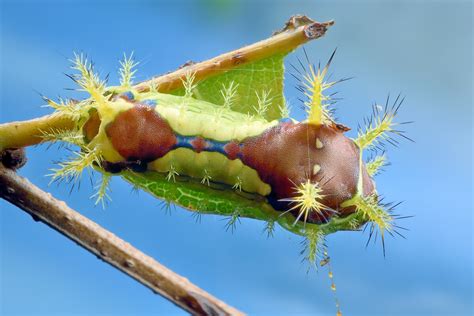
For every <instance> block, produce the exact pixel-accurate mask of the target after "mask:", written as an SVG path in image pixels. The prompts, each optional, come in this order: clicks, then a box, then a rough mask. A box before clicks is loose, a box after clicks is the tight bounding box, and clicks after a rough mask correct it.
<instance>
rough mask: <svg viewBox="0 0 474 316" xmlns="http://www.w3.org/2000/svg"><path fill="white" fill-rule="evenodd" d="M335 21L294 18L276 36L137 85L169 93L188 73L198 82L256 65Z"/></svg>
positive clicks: (319, 34)
mask: <svg viewBox="0 0 474 316" xmlns="http://www.w3.org/2000/svg"><path fill="white" fill-rule="evenodd" d="M333 24H334V21H328V22H322V23H320V22H316V21H313V20H311V19H310V18H308V17H306V16H302V15H295V16H292V17H291V18H290V19H289V20H288V22H287V23H286V25H285V27H284V28H283V29H282V30H281V31H278V32H276V33H274V35H273V36H271V37H269V38H267V39H265V40H263V41H260V42H257V43H254V44H251V45H248V46H245V47H243V48H240V49H237V50H234V51H232V52H228V53H225V54H222V55H219V56H217V57H214V58H212V59H209V60H206V61H203V62H200V63H196V64H190V65H187V66H185V67H182V68H181V69H178V70H176V71H174V72H172V73H169V74H167V75H163V76H159V77H156V78H153V79H150V80H147V81H144V82H141V83H139V84H137V85H135V86H134V88H135V89H136V90H137V91H139V92H147V91H149V90H150V87H154V88H155V89H156V90H157V91H158V92H162V93H166V92H170V91H173V90H175V89H178V88H180V87H182V84H183V80H184V79H185V78H186V74H189V73H192V74H194V76H195V81H196V82H198V81H201V80H203V79H206V78H208V77H211V76H214V75H217V74H219V73H222V72H225V71H228V70H230V69H233V68H235V67H238V66H241V65H245V64H247V63H251V62H255V61H258V60H261V59H264V58H267V57H270V56H272V55H274V54H279V53H287V52H290V51H292V50H294V49H295V48H297V47H298V46H300V45H301V44H304V43H306V42H309V41H310V40H313V39H317V38H320V37H322V36H323V35H324V34H325V33H326V30H327V29H328V27H329V26H331V25H333Z"/></svg>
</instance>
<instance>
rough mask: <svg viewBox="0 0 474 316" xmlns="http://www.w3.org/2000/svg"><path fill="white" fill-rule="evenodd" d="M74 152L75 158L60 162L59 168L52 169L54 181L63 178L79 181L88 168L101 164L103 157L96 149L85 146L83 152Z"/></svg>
mask: <svg viewBox="0 0 474 316" xmlns="http://www.w3.org/2000/svg"><path fill="white" fill-rule="evenodd" d="M74 154H75V155H76V157H75V158H72V159H70V160H68V161H62V162H59V163H58V165H59V168H58V169H52V170H51V171H53V174H51V176H52V179H51V181H52V182H54V181H57V180H62V179H65V180H69V181H77V180H79V179H80V177H81V174H82V172H83V171H84V170H85V169H86V168H88V167H91V166H92V165H93V164H97V165H100V164H101V160H102V158H101V156H100V153H99V152H98V150H96V149H93V150H88V149H85V148H84V149H83V150H82V151H81V152H74Z"/></svg>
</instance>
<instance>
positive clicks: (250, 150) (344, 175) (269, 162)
mask: <svg viewBox="0 0 474 316" xmlns="http://www.w3.org/2000/svg"><path fill="white" fill-rule="evenodd" d="M317 143H318V145H317ZM319 143H321V144H322V145H323V146H321V145H320V144H319ZM241 159H242V162H244V164H246V165H247V166H249V167H251V168H253V169H255V170H256V171H257V172H258V174H259V176H260V178H261V179H262V181H263V182H265V183H268V184H269V185H270V186H271V187H272V192H271V194H270V196H269V201H270V203H271V204H272V205H273V206H274V207H275V208H276V209H279V210H288V209H290V208H291V207H292V206H294V205H293V204H291V203H289V202H286V201H285V202H283V201H279V200H281V199H288V198H291V197H294V196H295V186H296V185H299V184H301V183H304V182H306V181H307V179H308V178H309V179H310V180H311V182H313V183H316V182H318V183H319V185H320V187H321V188H322V190H323V191H322V194H323V195H324V198H323V199H322V201H320V202H321V203H323V204H324V205H325V206H327V207H329V208H331V209H333V210H335V211H337V212H338V214H340V215H348V214H350V213H353V212H354V211H355V209H354V208H345V209H341V208H340V206H339V205H340V204H341V203H342V202H344V201H346V200H348V199H350V198H351V197H352V196H353V195H354V194H355V193H356V192H357V182H358V176H359V149H358V148H357V146H356V145H355V144H354V142H353V141H352V140H351V139H349V138H347V137H346V136H345V135H344V134H343V131H341V129H339V128H337V127H336V128H335V127H333V126H325V125H319V126H316V125H312V124H306V123H299V124H292V123H284V124H280V125H278V126H275V127H273V128H270V129H268V130H267V131H266V132H264V133H263V134H262V135H259V136H255V137H251V138H249V139H247V140H245V141H244V142H243V143H242V146H241ZM362 177H363V181H364V194H365V195H367V194H369V193H371V192H372V191H373V190H374V187H373V183H372V180H371V179H370V177H369V176H368V174H367V171H366V170H365V167H364V168H363V172H362ZM292 212H293V214H295V215H298V213H299V210H298V209H295V210H294V211H292ZM330 216H331V213H330V212H329V211H323V215H320V214H317V213H316V212H311V213H310V214H309V217H308V221H309V222H322V221H325V219H329V217H330Z"/></svg>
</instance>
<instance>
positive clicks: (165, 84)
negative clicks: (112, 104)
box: [0, 15, 334, 151]
mask: <svg viewBox="0 0 474 316" xmlns="http://www.w3.org/2000/svg"><path fill="white" fill-rule="evenodd" d="M333 24H334V22H333V21H329V22H323V23H320V22H315V21H313V20H311V19H309V18H308V17H306V16H300V15H296V16H293V17H291V18H290V19H289V21H288V22H287V23H286V25H285V27H284V28H283V29H282V30H281V31H279V32H276V33H275V34H274V35H273V36H271V37H269V38H267V39H265V40H263V41H260V42H257V43H254V44H252V45H249V46H245V47H243V48H240V49H237V50H235V51H232V52H228V53H225V54H222V55H220V56H217V57H215V58H212V59H209V60H207V61H203V62H200V63H196V64H191V65H188V66H186V67H183V68H180V69H178V70H176V71H174V72H171V73H169V74H166V75H163V76H159V77H156V78H153V79H151V80H148V81H144V82H141V83H139V84H137V85H135V86H134V87H133V88H134V89H136V90H138V91H140V92H146V91H149V89H150V87H152V86H153V87H154V88H156V89H157V91H159V92H162V93H166V92H170V91H172V90H175V89H178V88H180V87H182V85H183V80H182V79H185V77H186V74H189V73H193V74H194V75H195V81H196V82H197V81H200V80H203V79H206V78H208V77H211V76H214V75H217V74H219V73H222V72H225V71H228V70H231V69H233V68H235V67H238V66H242V65H245V64H247V63H251V62H255V61H258V60H261V59H263V58H266V57H269V56H271V55H273V54H278V53H285V52H290V51H292V50H294V49H295V48H297V47H298V46H299V45H302V44H304V43H307V42H309V41H310V40H313V39H317V38H320V37H321V36H323V35H324V34H325V33H326V30H327V29H328V27H330V26H331V25H333ZM74 126H75V122H74V121H73V120H72V119H70V118H68V117H65V116H56V115H48V116H43V117H41V118H38V119H34V120H29V121H23V122H11V123H5V124H0V151H2V150H4V149H7V148H19V147H24V146H31V145H36V144H38V143H40V142H41V141H42V138H41V135H42V134H43V132H44V131H48V130H49V129H53V130H54V129H56V130H58V129H60V130H70V129H73V128H74Z"/></svg>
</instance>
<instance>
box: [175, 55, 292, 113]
mask: <svg viewBox="0 0 474 316" xmlns="http://www.w3.org/2000/svg"><path fill="white" fill-rule="evenodd" d="M286 55H287V53H284V54H283V53H280V54H275V55H272V56H271V57H268V58H264V59H261V60H258V61H255V62H251V63H247V64H244V65H242V66H239V67H235V68H233V69H232V70H228V71H226V72H224V73H221V74H218V75H215V76H212V77H210V78H207V79H204V80H202V81H200V82H198V83H197V85H196V88H195V90H194V95H195V97H197V98H198V99H200V100H205V101H208V102H211V103H214V104H219V105H221V104H223V103H224V97H223V96H222V94H221V91H222V90H223V87H228V86H229V85H230V84H231V83H232V82H233V83H234V84H237V85H238V86H237V94H236V98H235V101H234V102H233V105H232V110H234V111H237V112H241V113H244V114H247V113H250V114H256V113H257V112H256V111H255V107H257V106H258V98H257V93H259V94H260V95H262V93H264V92H267V93H269V100H270V102H269V106H268V110H267V112H266V113H265V115H264V117H265V119H267V120H269V121H271V120H275V119H279V118H281V117H282V116H281V108H282V107H284V106H285V97H284V95H283V79H284V71H285V69H284V64H283V60H284V58H285V56H286ZM172 94H176V95H184V90H183V89H182V88H180V89H178V90H175V91H173V92H172Z"/></svg>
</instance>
